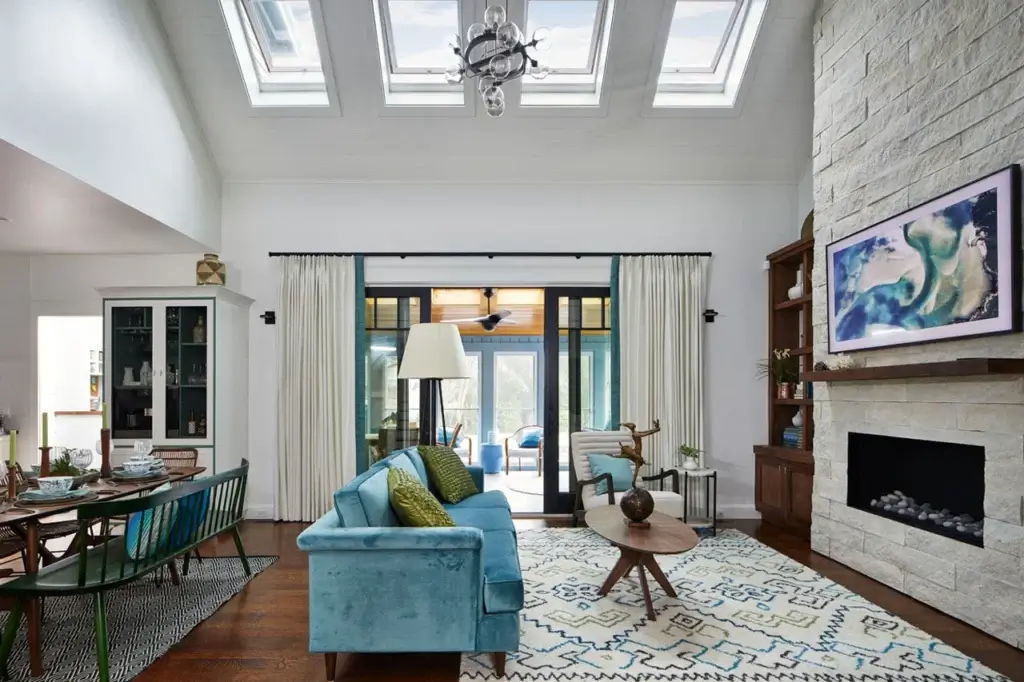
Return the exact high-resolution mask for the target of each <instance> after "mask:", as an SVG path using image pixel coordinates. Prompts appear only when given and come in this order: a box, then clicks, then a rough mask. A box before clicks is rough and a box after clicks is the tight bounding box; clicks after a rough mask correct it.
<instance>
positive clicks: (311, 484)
mask: <svg viewBox="0 0 1024 682" xmlns="http://www.w3.org/2000/svg"><path fill="white" fill-rule="evenodd" d="M279 261H280V267H281V282H280V289H279V292H280V299H279V301H280V302H279V305H278V316H277V494H276V496H275V500H274V518H275V519H277V520H279V521H315V520H316V519H318V518H320V516H322V515H323V514H324V512H326V511H327V510H329V509H330V508H331V506H332V505H333V504H334V498H333V495H334V491H335V490H337V489H338V488H340V487H341V486H342V485H344V484H345V483H346V482H347V481H350V480H351V479H352V478H353V477H354V476H355V474H356V445H355V438H354V436H353V434H354V433H355V429H356V423H355V421H356V419H355V416H356V403H355V401H356V388H355V344H356V338H357V335H358V334H359V333H360V331H361V330H357V329H356V310H355V303H356V302H355V292H356V261H355V258H353V257H333V256H285V257H281V258H280V259H279Z"/></svg>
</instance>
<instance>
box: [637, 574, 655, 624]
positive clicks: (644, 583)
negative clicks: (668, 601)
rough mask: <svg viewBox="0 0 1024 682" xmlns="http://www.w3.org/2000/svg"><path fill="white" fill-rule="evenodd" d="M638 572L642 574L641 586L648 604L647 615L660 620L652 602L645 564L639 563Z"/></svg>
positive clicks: (645, 602) (645, 601)
mask: <svg viewBox="0 0 1024 682" xmlns="http://www.w3.org/2000/svg"><path fill="white" fill-rule="evenodd" d="M636 573H637V575H639V576H640V588H641V589H642V590H643V593H644V604H645V605H646V606H647V617H648V618H650V619H651V620H658V617H657V616H656V615H654V603H653V602H651V590H650V589H649V588H648V587H647V575H646V574H645V573H644V566H643V564H642V563H640V564H637V567H636Z"/></svg>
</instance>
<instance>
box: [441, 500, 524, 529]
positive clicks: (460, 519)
mask: <svg viewBox="0 0 1024 682" xmlns="http://www.w3.org/2000/svg"><path fill="white" fill-rule="evenodd" d="M447 511H448V514H449V515H451V517H452V519H453V520H454V521H455V525H456V526H468V527H470V528H479V529H480V530H482V531H488V530H508V531H512V532H513V533H514V532H515V530H516V527H515V526H514V525H513V524H512V514H511V513H509V511H508V509H493V508H492V509H487V508H486V507H482V508H480V507H478V508H476V509H473V508H467V507H457V506H456V507H447Z"/></svg>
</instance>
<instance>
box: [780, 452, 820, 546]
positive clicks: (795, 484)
mask: <svg viewBox="0 0 1024 682" xmlns="http://www.w3.org/2000/svg"><path fill="white" fill-rule="evenodd" d="M786 473H787V476H786V478H787V479H788V491H789V495H788V505H787V506H788V508H787V510H786V516H787V517H788V519H789V522H790V524H791V525H792V526H794V527H795V528H798V529H800V530H806V532H810V527H811V496H812V491H813V488H814V468H813V467H810V466H807V465H805V464H798V463H793V464H787V465H786Z"/></svg>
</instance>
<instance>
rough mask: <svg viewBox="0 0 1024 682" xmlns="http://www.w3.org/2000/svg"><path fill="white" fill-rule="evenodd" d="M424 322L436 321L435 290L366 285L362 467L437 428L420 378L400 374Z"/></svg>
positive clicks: (360, 462)
mask: <svg viewBox="0 0 1024 682" xmlns="http://www.w3.org/2000/svg"><path fill="white" fill-rule="evenodd" d="M421 322H430V289H390V288H368V289H367V290H366V332H365V333H366V337H365V343H364V344H363V346H364V363H365V364H364V368H365V376H366V381H365V394H364V404H365V410H366V412H365V414H366V420H365V423H366V447H365V449H364V451H363V452H361V453H360V459H359V462H358V468H359V471H364V470H365V469H366V467H367V466H369V465H370V464H372V463H373V462H375V461H376V460H377V459H379V458H381V457H384V456H386V455H387V454H388V453H390V452H392V451H394V450H399V449H401V448H405V447H409V446H410V445H416V444H417V443H419V442H420V431H421V429H423V430H425V431H426V433H428V434H429V433H430V429H431V428H433V422H434V420H433V419H431V418H429V417H430V415H429V414H428V411H427V409H426V405H425V401H426V400H427V396H426V394H425V393H424V394H422V395H421V393H420V382H419V381H416V380H411V381H409V380H403V379H399V378H398V367H399V365H400V364H401V361H402V354H403V352H404V350H405V343H406V340H407V339H408V337H409V328H410V327H411V326H412V325H414V324H420V323H421ZM424 416H426V417H427V419H423V417H424Z"/></svg>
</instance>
